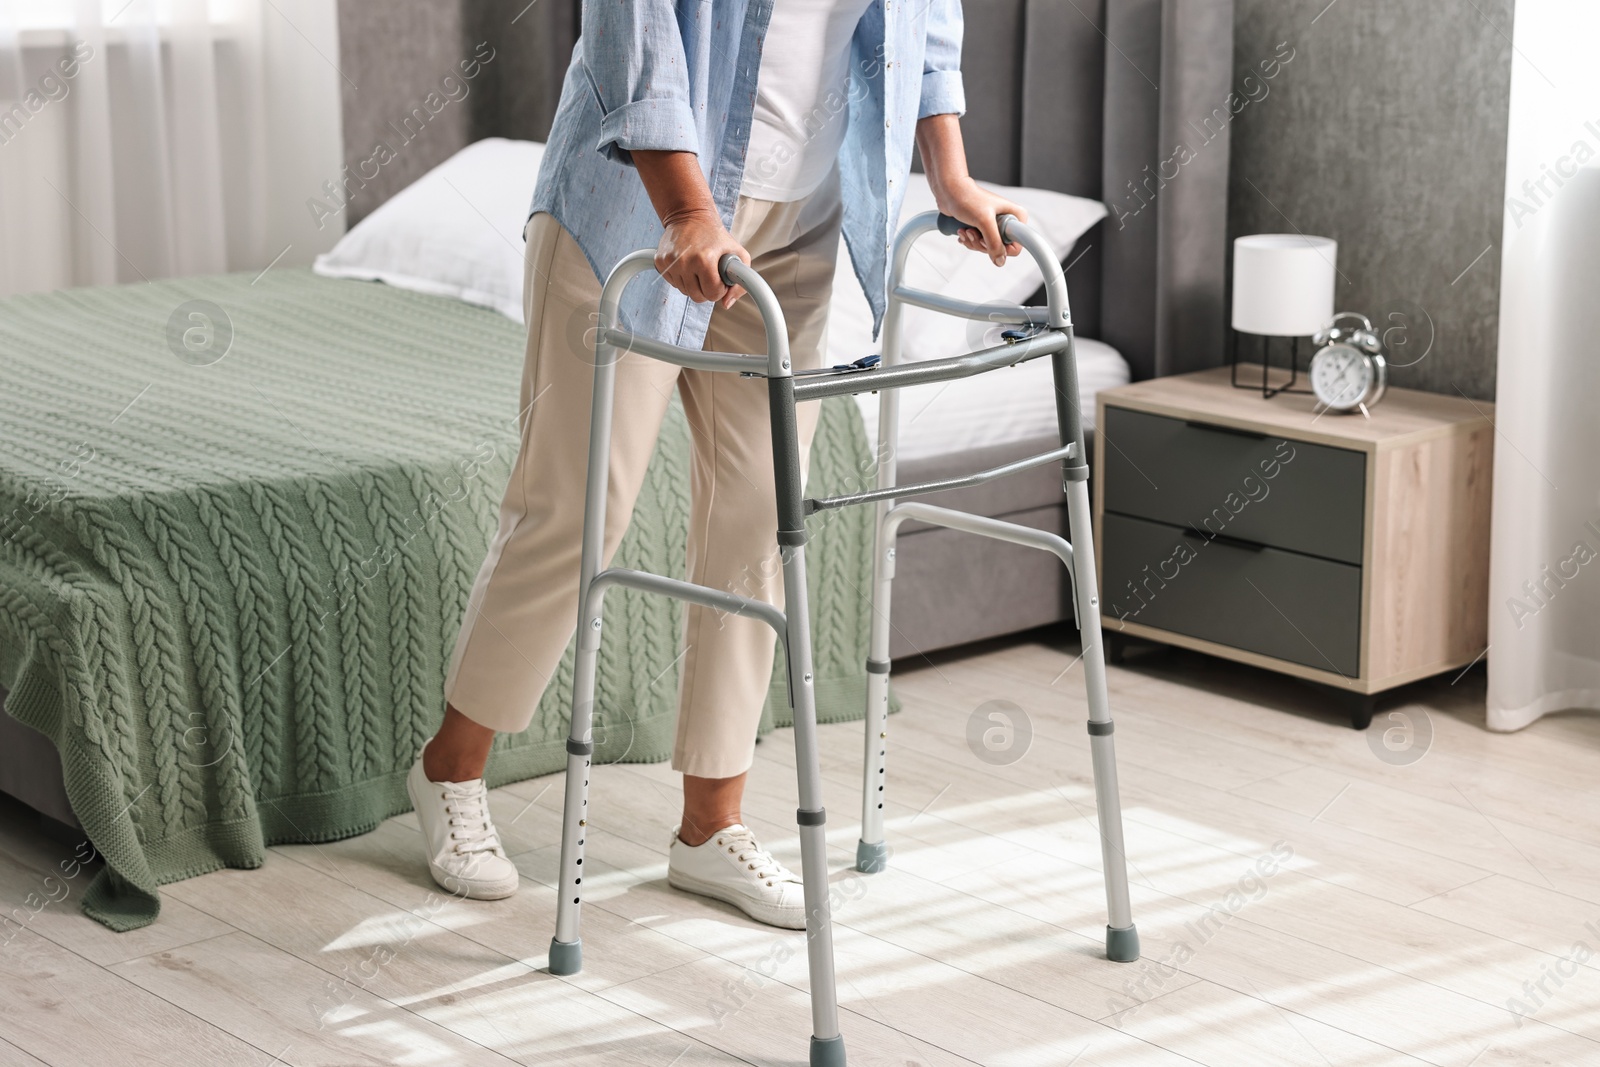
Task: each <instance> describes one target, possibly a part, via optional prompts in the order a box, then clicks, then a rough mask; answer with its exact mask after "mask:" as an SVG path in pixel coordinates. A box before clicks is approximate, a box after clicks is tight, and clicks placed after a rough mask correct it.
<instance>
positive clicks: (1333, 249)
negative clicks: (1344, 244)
mask: <svg viewBox="0 0 1600 1067" xmlns="http://www.w3.org/2000/svg"><path fill="white" fill-rule="evenodd" d="M1338 256H1339V242H1337V241H1335V240H1333V239H1332V238H1330V237H1306V236H1304V235H1302V234H1298V233H1258V234H1252V235H1251V236H1249V237H1240V238H1237V239H1236V240H1235V241H1234V242H1233V328H1234V329H1235V330H1238V331H1239V332H1240V333H1257V334H1265V335H1267V336H1269V337H1306V336H1309V335H1310V334H1314V333H1316V332H1317V331H1318V330H1320V329H1322V327H1323V326H1324V325H1326V324H1327V322H1328V320H1329V319H1331V318H1333V278H1334V274H1335V269H1334V264H1335V263H1336V262H1337V260H1338Z"/></svg>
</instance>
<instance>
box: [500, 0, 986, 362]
mask: <svg viewBox="0 0 1600 1067" xmlns="http://www.w3.org/2000/svg"><path fill="white" fill-rule="evenodd" d="M772 5H773V0H584V2H583V35H582V37H580V38H579V40H578V43H577V45H576V47H575V48H574V49H573V51H572V63H571V65H570V66H568V68H567V74H566V79H565V81H564V83H563V85H562V90H561V102H560V105H559V106H558V107H557V109H556V116H555V122H554V124H553V125H552V127H551V130H550V138H549V141H548V144H547V146H546V149H545V155H544V160H543V162H542V164H541V165H540V168H539V180H538V183H537V185H536V187H535V188H534V193H533V206H532V208H531V209H530V211H532V212H537V211H546V212H549V213H550V214H551V215H553V216H554V217H555V219H556V221H557V222H559V223H561V225H562V226H563V227H565V228H566V230H567V231H568V232H569V233H571V234H572V235H573V237H574V238H575V239H576V240H577V242H578V245H579V247H580V248H582V249H583V253H584V255H585V256H586V257H588V259H589V263H590V265H591V266H592V267H593V268H594V270H595V275H596V276H597V277H599V278H601V279H604V278H605V277H606V275H607V274H609V273H610V271H611V268H612V267H614V266H615V265H616V264H617V263H618V262H619V261H620V260H621V259H622V258H623V257H624V256H626V255H627V254H628V253H630V252H633V251H635V250H636V249H640V248H654V247H655V246H656V244H657V243H658V242H659V241H660V239H661V222H660V220H659V219H658V218H657V217H656V213H655V210H654V209H653V208H652V206H651V204H650V198H649V196H648V195H647V194H646V192H645V188H644V183H643V182H641V181H640V180H639V177H638V174H637V172H636V171H635V170H634V168H633V165H632V156H631V153H632V152H634V151H636V150H645V151H649V150H660V151H674V150H677V151H685V152H694V153H696V154H697V155H698V156H699V160H700V169H701V170H702V171H703V172H704V173H705V175H706V182H707V184H708V186H709V187H710V190H711V196H712V198H713V200H715V202H716V205H717V209H718V210H719V211H721V212H722V221H723V224H724V225H726V226H729V227H731V226H732V225H733V211H734V207H735V206H736V205H737V203H738V199H739V187H740V185H741V183H742V180H743V176H744V167H745V154H746V147H747V145H748V143H749V137H750V122H751V115H752V113H753V111H754V109H755V101H756V77H757V74H758V73H759V71H760V68H761V50H762V47H763V45H764V43H765V37H766V31H767V23H768V20H769V19H770V17H771V15H772ZM961 29H962V23H961V0H873V2H872V4H871V5H870V6H869V7H868V8H867V10H866V13H865V14H863V15H862V17H861V21H860V22H859V23H858V24H857V25H856V29H855V34H854V36H853V37H852V38H851V42H850V81H849V87H848V89H847V91H846V93H845V96H844V99H842V100H840V99H837V98H831V99H829V100H828V101H826V103H827V104H828V105H829V110H830V111H832V112H833V114H832V115H830V116H826V117H823V119H824V121H835V122H837V121H845V120H847V121H848V126H847V128H846V133H845V142H844V148H843V150H842V151H841V152H840V158H839V172H840V190H841V196H842V199H843V202H844V223H843V230H844V239H845V243H846V244H847V245H848V246H849V249H850V258H851V261H852V263H853V264H854V266H855V271H856V277H857V278H858V279H860V281H861V286H862V289H863V290H864V291H865V292H866V294H867V300H868V303H870V304H871V306H872V313H873V321H874V329H876V326H877V324H878V323H879V322H881V321H882V318H883V311H884V306H885V302H886V298H885V294H886V291H887V273H888V263H889V249H890V245H891V243H892V242H893V240H894V233H895V224H896V222H897V221H898V219H899V216H900V205H901V201H902V200H903V199H904V196H905V185H906V177H907V175H908V174H909V173H910V171H911V153H912V147H913V144H914V142H915V136H916V123H917V120H918V119H920V118H923V117H926V116H928V115H940V114H958V115H959V114H961V113H962V112H963V111H964V110H965V109H966V99H965V95H964V93H963V89H962V84H961V70H960V63H961ZM711 311H712V305H710V304H696V303H694V302H692V301H691V300H689V299H688V298H687V297H685V296H683V295H682V294H681V293H679V292H677V291H676V290H674V289H673V288H672V287H671V286H669V285H667V284H666V282H664V281H662V280H661V278H660V277H659V276H657V275H655V274H653V273H647V274H645V275H644V276H642V277H640V278H639V279H637V280H636V281H634V282H633V283H632V284H631V285H629V287H628V292H627V294H626V296H625V297H624V300H623V306H622V312H623V317H624V321H625V322H626V323H627V324H628V326H629V327H630V328H631V329H634V330H637V331H640V332H643V333H645V334H647V335H649V336H652V337H656V338H659V339H661V340H664V341H671V342H674V343H676V344H679V345H684V346H687V347H694V348H698V347H700V345H701V344H702V343H703V342H704V339H705V333H706V326H707V324H708V323H709V322H710V319H711Z"/></svg>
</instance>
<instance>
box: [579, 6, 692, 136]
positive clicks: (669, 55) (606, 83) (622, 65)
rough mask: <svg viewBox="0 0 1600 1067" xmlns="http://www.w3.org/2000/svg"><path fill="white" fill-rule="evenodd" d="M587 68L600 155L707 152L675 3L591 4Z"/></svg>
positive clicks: (586, 14) (586, 10) (586, 20)
mask: <svg viewBox="0 0 1600 1067" xmlns="http://www.w3.org/2000/svg"><path fill="white" fill-rule="evenodd" d="M583 67H584V72H585V73H586V74H587V75H588V78H589V85H590V87H591V88H592V89H593V90H594V94H595V97H596V99H597V100H598V101H599V105H600V114H601V116H602V117H601V121H600V143H599V144H598V145H597V146H596V147H597V148H598V150H599V151H600V153H601V154H602V155H604V156H606V157H607V158H609V159H614V160H616V161H618V162H621V163H631V162H632V161H633V158H632V153H633V152H636V151H641V150H643V151H660V152H694V153H696V154H698V153H699V151H700V137H699V133H698V132H697V130H696V126H695V120H694V105H693V103H692V102H691V100H690V97H689V69H688V61H687V59H686V58H685V56H684V48H683V35H682V32H681V31H680V29H679V27H678V19H677V14H676V12H675V11H674V9H673V4H672V2H671V0H584V3H583Z"/></svg>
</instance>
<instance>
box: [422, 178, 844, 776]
mask: <svg viewBox="0 0 1600 1067" xmlns="http://www.w3.org/2000/svg"><path fill="white" fill-rule="evenodd" d="M840 215H841V208H840V203H839V193H838V184H837V177H835V178H833V179H830V181H829V182H828V183H826V184H825V185H824V186H823V187H822V188H821V189H819V190H818V191H817V192H816V193H813V194H812V195H811V196H810V197H809V198H807V199H805V200H799V201H794V202H792V203H778V202H773V201H767V200H755V199H750V198H741V199H740V201H739V204H738V207H737V209H736V211H735V213H734V219H733V235H734V237H735V238H736V239H737V240H738V241H739V242H740V243H741V244H742V245H744V247H745V248H746V249H747V250H748V251H749V252H750V254H751V257H752V259H753V261H754V266H755V268H756V269H757V270H758V271H759V272H760V273H761V275H762V277H763V278H765V279H766V280H767V283H768V284H769V285H771V286H772V288H773V290H774V292H775V293H776V294H777V297H778V300H779V302H780V303H781V304H782V305H783V310H784V316H785V318H786V320H787V323H788V327H789V348H790V355H791V358H792V359H793V361H794V366H795V368H796V369H804V368H809V367H817V366H820V365H821V364H822V359H823V353H824V350H825V348H826V339H827V324H828V300H829V296H830V294H831V291H832V287H833V274H834V263H835V259H836V256H837V249H838V239H839V224H840ZM526 237H527V245H528V247H527V267H526V276H525V277H526V284H525V286H524V289H523V292H524V298H523V299H524V306H525V310H526V312H527V322H528V348H527V360H526V363H525V365H524V367H523V373H522V404H521V411H522V416H521V427H522V446H521V450H520V452H519V453H518V455H517V460H516V466H515V467H514V468H513V470H512V472H511V480H510V484H508V485H507V487H506V492H505V498H504V500H503V501H502V502H501V505H500V525H499V530H498V532H497V533H496V534H495V537H494V541H493V543H492V544H491V546H490V548H489V555H488V558H487V559H485V560H484V563H483V567H482V569H481V570H480V571H479V572H478V577H477V581H476V582H475V583H474V585H473V590H472V597H471V600H470V601H469V603H468V607H467V613H466V618H465V619H464V620H463V622H462V626H461V633H460V636H459V637H458V638H457V641H456V648H455V654H454V656H453V657H452V659H451V663H450V670H449V674H448V676H447V678H446V680H445V696H446V699H447V700H448V701H449V702H450V704H451V706H453V707H454V708H455V709H456V710H457V711H459V712H461V713H462V714H463V715H465V716H467V717H468V718H470V719H472V720H473V721H475V722H478V723H481V724H482V725H484V726H488V727H491V728H492V729H495V730H498V731H505V732H516V731H520V730H523V729H526V728H527V725H528V723H529V721H530V720H531V719H532V717H533V713H534V710H535V707H536V706H537V705H538V703H539V698H540V696H541V695H542V694H543V693H544V690H545V687H546V685H548V683H549V680H550V678H551V676H552V675H553V674H554V673H555V669H556V666H557V664H558V663H559V661H560V659H561V655H562V653H563V652H564V651H565V650H566V647H567V643H568V641H569V640H570V639H571V637H572V633H573V630H574V628H575V627H576V625H577V614H578V571H579V557H580V549H581V539H582V529H583V503H584V479H585V468H586V465H587V457H588V437H589V405H590V398H591V396H592V393H593V386H594V349H593V336H594V335H593V330H592V327H593V324H594V322H595V313H596V310H597V308H598V306H599V300H600V286H599V283H598V282H596V280H595V277H594V272H593V271H592V270H591V269H590V267H589V264H588V262H587V261H586V260H585V259H584V256H583V253H582V252H581V251H580V250H579V248H578V245H577V243H576V242H575V241H574V240H573V239H572V236H571V235H570V234H568V233H567V232H566V231H565V230H564V229H562V228H561V226H560V225H559V224H558V223H557V222H556V221H555V220H554V219H553V218H552V217H551V216H549V215H547V214H542V213H541V214H537V215H535V216H533V218H531V219H530V220H529V221H528V227H527V231H526ZM705 347H706V348H708V349H715V350H718V351H722V352H751V353H761V352H765V351H766V332H765V328H764V327H763V325H762V322H761V316H760V315H759V314H758V313H757V311H756V306H755V301H754V300H751V299H749V298H748V297H746V298H744V299H741V300H740V301H739V302H738V303H737V304H735V305H734V306H733V308H732V309H729V310H724V309H722V308H721V307H718V308H717V309H716V311H715V312H714V313H713V314H712V316H711V326H710V331H709V333H708V334H707V336H706V342H705ZM674 385H676V386H677V388H678V391H679V392H680V393H681V394H682V396H683V407H684V412H685V414H686V415H687V416H688V422H689V428H690V435H691V440H692V459H691V472H692V473H691V483H690V484H691V487H692V491H693V510H692V511H691V513H690V520H689V545H688V577H689V580H690V581H692V582H697V583H699V584H702V585H708V586H712V587H714V588H718V589H728V590H732V591H735V592H738V593H741V594H743V595H745V596H752V597H758V598H760V599H763V600H766V601H769V602H770V603H772V604H775V605H777V606H779V607H782V606H783V577H782V573H781V571H780V570H779V568H778V567H777V566H776V565H775V562H774V561H775V558H776V555H777V551H778V547H777V534H776V530H777V505H776V500H775V496H774V488H773V473H772V444H771V442H772V434H771V426H770V423H769V421H768V420H769V417H770V416H769V414H768V409H767V385H766V381H765V380H764V379H760V378H741V377H739V376H738V375H735V374H729V373H712V372H708V371H696V370H684V369H681V368H678V367H675V366H672V365H671V364H667V363H662V362H659V361H657V360H653V359H649V358H647V357H644V356H641V355H639V354H637V353H628V354H626V355H624V356H623V357H622V359H621V360H620V361H619V363H618V365H617V385H616V408H615V411H616V415H615V418H614V422H613V430H612V442H611V467H610V492H609V495H608V497H607V501H606V532H605V558H606V560H607V562H609V561H610V559H611V556H612V554H613V553H614V552H615V551H616V548H617V545H618V543H619V542H620V541H621V540H622V535H623V533H624V531H625V530H626V529H627V525H628V520H629V518H630V517H631V515H632V512H633V504H634V501H635V499H636V498H637V497H638V494H639V490H640V487H641V485H642V483H643V481H644V474H645V467H646V466H647V465H648V463H649V461H650V454H651V452H652V450H653V449H654V447H655V442H656V436H657V434H658V432H659V431H660V428H661V423H662V420H663V418H664V417H665V416H666V411H667V403H668V401H669V399H670V398H671V395H672V388H673V386H674ZM816 421H817V406H816V405H815V404H804V405H801V406H800V408H799V430H800V442H801V449H802V460H801V462H802V472H803V471H804V466H803V465H804V463H805V454H806V452H807V451H808V450H809V448H810V445H811V438H812V435H813V432H814V431H815V429H816ZM684 641H685V645H686V646H687V652H686V656H685V660H684V665H683V672H682V676H681V682H680V686H681V688H680V692H679V710H678V730H677V738H676V742H675V744H674V746H673V755H672V765H673V767H674V768H675V769H677V770H679V771H682V772H684V773H685V774H692V775H696V776H698V777H703V778H727V777H732V776H733V775H737V774H741V773H743V772H744V771H746V770H748V769H749V767H750V764H751V762H752V760H753V758H754V748H755V736H756V728H757V725H758V723H759V721H760V717H761V708H762V705H763V703H764V702H765V698H766V693H767V684H768V681H769V679H770V677H771V674H772V658H773V651H774V640H773V634H772V630H771V629H770V628H769V627H768V626H767V625H766V624H765V623H763V622H760V621H758V620H755V619H745V618H739V617H736V616H730V615H725V614H721V613H719V612H715V611H712V610H709V609H706V608H702V607H698V606H690V607H689V609H688V611H687V615H686V628H685V635H684Z"/></svg>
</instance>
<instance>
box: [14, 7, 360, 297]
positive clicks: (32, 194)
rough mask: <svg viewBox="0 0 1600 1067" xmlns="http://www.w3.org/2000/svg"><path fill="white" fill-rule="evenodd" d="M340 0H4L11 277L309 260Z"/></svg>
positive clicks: (22, 284)
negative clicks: (311, 201)
mask: <svg viewBox="0 0 1600 1067" xmlns="http://www.w3.org/2000/svg"><path fill="white" fill-rule="evenodd" d="M338 55H339V48H338V32H337V14H336V9H335V0H0V294H7V293H15V292H25V291H30V290H42V289H55V288H60V287H63V286H75V285H102V284H110V283H116V282H143V281H152V280H155V279H157V278H163V277H171V276H176V275H190V274H210V273H216V272H220V271H229V270H260V269H262V268H265V267H266V266H267V265H268V264H269V263H273V262H274V261H276V262H277V263H279V264H283V265H296V264H304V263H309V262H310V261H311V259H312V258H313V257H314V256H315V255H316V254H317V253H318V252H321V251H326V250H327V248H329V247H330V246H331V245H332V243H333V242H334V241H335V240H337V238H338V237H339V229H338V227H336V226H332V225H328V226H325V227H324V228H322V229H318V224H317V221H316V220H315V219H314V218H313V217H312V215H311V214H310V212H309V211H307V210H306V208H305V201H306V200H307V199H308V198H311V197H315V196H319V195H322V191H321V186H322V183H323V182H324V181H327V180H332V181H334V182H338V181H339V178H340V174H339V171H340V167H341V157H342V154H343V153H342V147H341V139H340V121H339V118H340V89H341V86H342V85H343V84H344V82H343V81H342V78H343V75H342V74H341V73H340V72H339V70H338V68H337V61H338Z"/></svg>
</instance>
